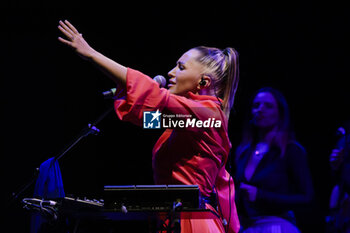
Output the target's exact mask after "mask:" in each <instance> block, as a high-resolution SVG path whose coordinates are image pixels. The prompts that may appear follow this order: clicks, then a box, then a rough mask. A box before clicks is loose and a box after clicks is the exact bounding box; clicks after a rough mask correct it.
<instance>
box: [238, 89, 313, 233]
mask: <svg viewBox="0 0 350 233" xmlns="http://www.w3.org/2000/svg"><path fill="white" fill-rule="evenodd" d="M250 110H251V118H249V122H248V123H247V124H246V126H245V128H244V130H243V139H242V142H241V144H240V145H239V147H238V148H237V152H236V164H235V166H236V174H235V182H236V183H237V184H238V186H239V188H238V189H237V195H236V201H237V209H238V213H239V219H240V222H241V225H242V232H246V233H253V232H265V233H274V232H291V233H292V232H299V230H298V228H297V226H296V221H295V217H294V214H293V211H292V210H293V208H297V206H298V205H300V206H301V205H305V204H307V203H309V202H310V201H311V200H312V196H313V188H312V181H311V176H310V171H309V168H308V165H307V155H306V152H305V149H304V148H303V147H302V146H301V145H300V144H299V143H297V142H296V141H295V139H294V135H293V133H292V130H291V127H290V120H289V110H288V105H287V102H286V100H285V98H284V96H283V95H282V94H281V93H280V92H279V91H278V90H276V89H273V88H262V89H260V90H258V91H257V93H256V94H255V95H254V99H253V102H252V106H251V109H250Z"/></svg>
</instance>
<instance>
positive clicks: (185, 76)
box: [168, 49, 204, 95]
mask: <svg viewBox="0 0 350 233" xmlns="http://www.w3.org/2000/svg"><path fill="white" fill-rule="evenodd" d="M198 55H199V52H198V51H197V50H195V49H191V50H189V51H187V52H186V53H185V54H183V55H182V56H181V57H180V59H179V60H178V61H177V63H176V66H175V67H174V68H173V69H172V70H171V71H169V73H168V75H169V77H170V79H169V85H168V87H169V91H170V93H173V94H176V95H186V94H187V93H188V92H189V91H191V92H193V93H195V94H198V85H199V84H198V83H199V81H200V79H201V74H202V73H203V70H204V68H203V65H201V64H200V63H199V62H197V61H196V57H197V56H198Z"/></svg>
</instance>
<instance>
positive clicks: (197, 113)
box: [114, 68, 226, 126]
mask: <svg viewBox="0 0 350 233" xmlns="http://www.w3.org/2000/svg"><path fill="white" fill-rule="evenodd" d="M125 93H126V95H125V96H124V97H123V98H119V99H117V100H116V101H115V102H114V107H115V111H116V113H117V116H118V117H119V119H121V120H123V121H129V122H131V123H133V124H136V125H139V126H140V125H142V118H143V112H144V111H157V110H159V111H160V112H162V113H167V114H173V113H175V114H183V115H190V116H191V118H197V119H203V120H205V119H208V118H215V119H220V120H224V119H226V118H225V117H224V114H223V113H222V111H220V110H219V107H218V105H217V104H216V103H215V102H214V101H211V100H204V101H195V100H192V99H189V98H186V97H183V96H178V95H174V94H171V93H170V92H169V91H168V90H167V89H165V88H159V84H158V83H157V82H156V81H154V80H152V79H151V78H150V77H148V76H147V75H144V74H143V73H141V72H139V71H136V70H133V69H130V68H128V71H127V77H126V91H125ZM224 122H225V124H226V120H225V121H224Z"/></svg>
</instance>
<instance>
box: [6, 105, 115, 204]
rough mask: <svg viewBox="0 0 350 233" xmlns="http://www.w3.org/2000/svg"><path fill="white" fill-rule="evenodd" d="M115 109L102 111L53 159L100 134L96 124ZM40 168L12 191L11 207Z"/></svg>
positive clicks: (35, 176)
mask: <svg viewBox="0 0 350 233" xmlns="http://www.w3.org/2000/svg"><path fill="white" fill-rule="evenodd" d="M113 109H114V106H112V107H110V108H109V109H107V110H106V111H105V112H104V113H102V114H101V115H100V116H99V117H98V118H97V119H96V120H95V121H94V122H93V123H89V124H88V125H87V126H86V127H84V128H83V129H82V130H81V131H80V133H79V134H78V136H76V138H75V139H74V140H73V141H72V142H71V143H69V144H68V145H67V146H66V147H64V149H63V150H62V152H61V153H59V154H58V155H56V156H55V157H54V160H53V161H56V160H59V159H61V158H62V157H63V156H64V155H65V154H67V152H69V151H70V150H71V149H72V148H73V147H74V146H75V145H76V144H78V142H79V141H80V140H82V139H83V138H85V137H87V136H88V135H90V134H92V135H98V134H99V132H100V130H99V129H98V128H97V127H96V125H97V124H98V123H99V122H100V121H102V120H103V119H104V118H105V117H106V116H107V115H108V114H109V113H111V112H112V111H113ZM39 172H40V171H39V168H35V171H34V175H33V177H32V178H31V180H30V181H29V182H28V183H26V184H24V185H23V186H22V187H21V188H20V189H19V191H18V192H14V193H12V196H11V199H10V201H9V207H10V206H11V205H12V204H13V203H14V202H16V201H17V200H18V198H19V197H20V196H21V194H22V193H24V192H25V191H26V190H27V189H29V187H30V186H31V185H32V184H33V183H35V181H36V179H37V178H38V175H39Z"/></svg>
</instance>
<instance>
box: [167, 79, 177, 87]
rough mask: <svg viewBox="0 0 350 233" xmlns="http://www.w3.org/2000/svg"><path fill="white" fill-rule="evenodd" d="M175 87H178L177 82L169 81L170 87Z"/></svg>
mask: <svg viewBox="0 0 350 233" xmlns="http://www.w3.org/2000/svg"><path fill="white" fill-rule="evenodd" d="M175 85H176V82H174V81H173V80H169V84H168V87H172V86H175Z"/></svg>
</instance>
